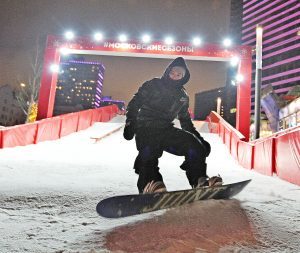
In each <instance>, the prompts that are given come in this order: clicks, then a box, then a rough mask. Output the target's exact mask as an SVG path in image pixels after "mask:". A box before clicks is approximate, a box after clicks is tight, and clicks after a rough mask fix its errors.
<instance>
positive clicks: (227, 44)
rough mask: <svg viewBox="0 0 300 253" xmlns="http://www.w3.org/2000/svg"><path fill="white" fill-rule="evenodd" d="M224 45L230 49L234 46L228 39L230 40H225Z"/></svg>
mask: <svg viewBox="0 0 300 253" xmlns="http://www.w3.org/2000/svg"><path fill="white" fill-rule="evenodd" d="M223 45H224V46H225V47H230V46H231V45H232V41H231V39H228V38H226V39H224V40H223Z"/></svg>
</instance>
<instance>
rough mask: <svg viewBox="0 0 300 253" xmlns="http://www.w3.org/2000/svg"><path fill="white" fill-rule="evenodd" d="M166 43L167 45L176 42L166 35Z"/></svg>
mask: <svg viewBox="0 0 300 253" xmlns="http://www.w3.org/2000/svg"><path fill="white" fill-rule="evenodd" d="M165 43H166V44H167V45H172V44H173V43H174V39H173V38H172V37H166V38H165Z"/></svg>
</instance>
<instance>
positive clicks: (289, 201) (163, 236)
mask: <svg viewBox="0 0 300 253" xmlns="http://www.w3.org/2000/svg"><path fill="white" fill-rule="evenodd" d="M123 124H124V117H122V116H118V117H116V118H114V119H113V120H112V121H110V122H108V123H96V124H94V125H93V126H92V127H90V128H89V129H87V130H84V131H81V132H78V133H74V134H71V135H69V136H66V137H64V138H62V139H60V140H57V141H50V142H43V143H39V144H37V145H30V146H26V147H16V148H11V149H10V148H8V149H3V150H0V233H1V240H0V252H1V253H2V252H110V251H111V252H119V253H120V252H180V253H184V252H299V251H300V245H299V235H300V205H299V203H300V197H299V196H300V195H299V192H300V187H298V186H295V185H292V184H290V183H287V182H284V181H282V180H280V179H278V178H276V177H267V176H263V175H260V174H257V173H255V172H252V171H249V170H246V169H244V168H242V167H240V166H239V165H238V164H237V162H236V161H235V160H234V159H233V158H232V157H231V156H230V155H229V152H228V151H227V149H226V147H225V146H224V145H223V144H222V143H221V141H220V139H219V137H218V136H217V135H214V134H209V133H202V135H203V136H204V138H205V139H207V140H208V141H209V142H210V143H211V144H212V153H211V155H210V157H209V158H208V174H209V175H210V176H212V175H215V174H218V173H219V174H221V175H222V177H223V179H224V181H225V183H231V182H235V181H239V180H244V179H249V178H251V179H252V182H251V183H250V184H249V185H248V186H247V187H246V188H245V190H244V191H243V192H241V193H240V194H239V195H237V197H236V198H235V199H234V200H226V201H215V200H210V201H205V202H199V203H196V204H193V205H187V206H183V207H180V208H176V209H171V210H167V211H160V212H155V213H151V214H145V215H140V216H135V217H130V218H123V219H117V220H111V219H104V218H102V217H99V216H98V215H97V213H96V211H95V207H96V204H97V202H98V201H99V200H101V199H102V198H105V197H108V196H112V195H119V194H129V193H137V189H136V180H137V175H135V174H134V171H133V169H132V164H133V161H134V159H135V156H136V154H137V151H136V149H135V143H134V141H129V142H128V141H125V140H124V139H123V138H122V129H120V130H119V131H116V132H115V133H113V134H111V135H108V136H107V137H105V138H104V139H102V140H100V141H99V142H95V140H94V139H91V137H97V136H103V135H106V134H107V133H109V132H111V131H113V130H115V129H118V128H119V127H120V126H122V125H123ZM197 128H198V129H200V130H201V131H202V132H203V131H204V132H206V129H207V127H206V126H205V124H204V125H203V124H200V123H197ZM182 161H183V158H182V157H175V156H172V155H170V154H167V153H164V155H163V157H162V158H161V159H160V168H161V173H162V174H163V175H164V179H165V182H166V184H167V187H168V189H169V190H175V189H184V188H187V187H189V185H188V183H187V180H186V178H185V175H184V172H183V171H182V170H180V169H179V165H180V164H181V162H182Z"/></svg>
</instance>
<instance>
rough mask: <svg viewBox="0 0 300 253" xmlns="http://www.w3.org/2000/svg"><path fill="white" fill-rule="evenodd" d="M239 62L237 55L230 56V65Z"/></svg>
mask: <svg viewBox="0 0 300 253" xmlns="http://www.w3.org/2000/svg"><path fill="white" fill-rule="evenodd" d="M239 62H240V59H239V57H236V56H234V57H232V58H231V60H230V65H231V66H232V67H236V66H237V65H238V64H239Z"/></svg>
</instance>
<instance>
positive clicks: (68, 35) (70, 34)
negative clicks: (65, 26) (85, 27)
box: [65, 31, 75, 40]
mask: <svg viewBox="0 0 300 253" xmlns="http://www.w3.org/2000/svg"><path fill="white" fill-rule="evenodd" d="M65 37H66V39H67V40H72V39H74V38H75V34H74V33H73V32H72V31H67V32H66V33H65Z"/></svg>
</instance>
